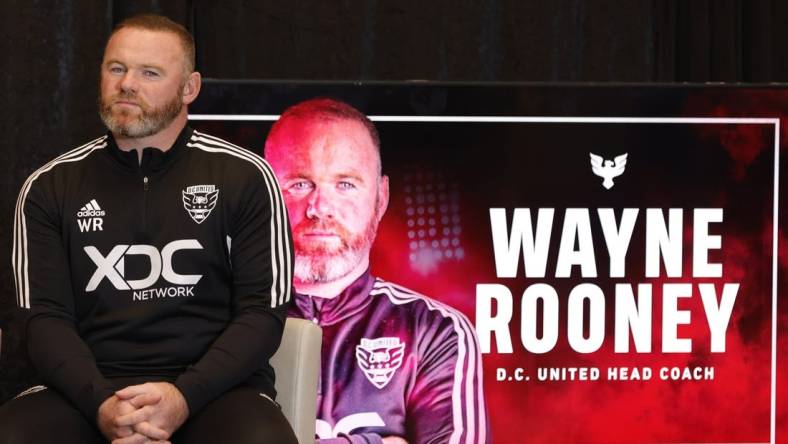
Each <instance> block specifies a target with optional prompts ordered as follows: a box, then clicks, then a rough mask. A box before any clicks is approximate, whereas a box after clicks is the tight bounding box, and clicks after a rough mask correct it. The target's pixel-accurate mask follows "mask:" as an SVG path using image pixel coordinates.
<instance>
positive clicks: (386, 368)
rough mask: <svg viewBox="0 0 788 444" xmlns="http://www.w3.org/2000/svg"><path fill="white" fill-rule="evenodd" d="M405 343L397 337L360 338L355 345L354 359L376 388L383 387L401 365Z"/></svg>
mask: <svg viewBox="0 0 788 444" xmlns="http://www.w3.org/2000/svg"><path fill="white" fill-rule="evenodd" d="M404 355H405V343H404V342H400V340H399V338H376V339H367V338H361V343H360V344H359V345H357V346H356V360H357V361H358V366H359V368H360V369H361V370H362V371H363V372H364V376H366V377H367V379H369V382H371V383H372V385H374V386H375V387H377V388H378V389H382V388H383V387H385V386H386V385H387V384H388V383H389V381H391V377H392V376H394V372H395V371H397V369H398V368H400V366H401V365H402V358H403V356H404Z"/></svg>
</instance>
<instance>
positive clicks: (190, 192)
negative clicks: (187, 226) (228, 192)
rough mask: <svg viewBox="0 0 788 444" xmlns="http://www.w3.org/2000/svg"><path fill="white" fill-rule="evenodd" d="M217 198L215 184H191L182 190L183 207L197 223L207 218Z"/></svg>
mask: <svg viewBox="0 0 788 444" xmlns="http://www.w3.org/2000/svg"><path fill="white" fill-rule="evenodd" d="M218 199H219V189H218V188H216V186H215V185H192V186H190V187H186V189H185V190H183V208H185V209H186V212H188V213H189V216H191V217H192V220H194V221H195V222H197V223H198V224H201V223H203V221H204V220H205V219H208V216H210V215H211V211H212V210H213V209H214V208H215V207H216V201H217V200H218Z"/></svg>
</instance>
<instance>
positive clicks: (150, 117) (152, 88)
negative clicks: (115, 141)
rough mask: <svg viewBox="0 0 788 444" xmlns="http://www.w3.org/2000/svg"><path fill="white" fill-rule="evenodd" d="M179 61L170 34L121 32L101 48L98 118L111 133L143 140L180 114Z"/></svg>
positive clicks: (181, 81)
mask: <svg viewBox="0 0 788 444" xmlns="http://www.w3.org/2000/svg"><path fill="white" fill-rule="evenodd" d="M184 58H185V55H184V51H183V49H182V47H181V45H180V41H179V40H178V37H177V36H176V35H175V34H173V33H170V32H159V31H148V30H144V29H137V28H123V29H121V30H119V31H118V32H116V33H115V34H114V35H113V36H112V38H110V40H109V42H108V43H107V48H106V49H105V51H104V61H103V62H102V64H101V91H100V104H99V105H100V107H99V109H100V114H101V119H102V120H103V121H104V124H105V125H107V128H109V129H110V131H112V132H113V133H115V134H117V135H120V136H123V137H130V138H138V137H147V136H150V135H152V134H156V133H158V132H159V131H161V130H162V129H164V128H166V127H167V126H168V125H169V124H170V123H171V122H172V121H173V120H174V119H175V117H177V116H178V114H179V113H180V112H181V109H182V108H183V97H182V94H183V89H184V84H185V81H186V73H185V65H184V64H185V59H184Z"/></svg>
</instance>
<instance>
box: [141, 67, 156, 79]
mask: <svg viewBox="0 0 788 444" xmlns="http://www.w3.org/2000/svg"><path fill="white" fill-rule="evenodd" d="M142 75H144V76H145V77H159V73H157V72H156V71H151V70H149V69H146V70H145V71H142Z"/></svg>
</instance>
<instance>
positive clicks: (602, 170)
mask: <svg viewBox="0 0 788 444" xmlns="http://www.w3.org/2000/svg"><path fill="white" fill-rule="evenodd" d="M588 154H590V155H591V171H593V172H594V174H596V175H597V176H599V177H601V178H603V179H605V180H604V182H602V186H603V187H605V188H607V189H608V190H609V189H610V188H612V187H613V185H614V184H613V178H614V177H618V176H620V175H621V174H623V173H624V169H625V168H626V166H627V154H628V153H624V154H622V155H620V156H616V157H615V159H613V160H605V159H603V158H602V156H597V155H596V154H594V153H588Z"/></svg>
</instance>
